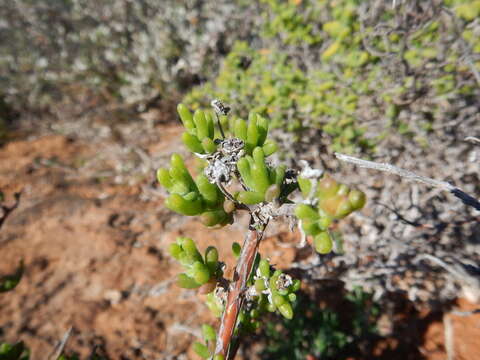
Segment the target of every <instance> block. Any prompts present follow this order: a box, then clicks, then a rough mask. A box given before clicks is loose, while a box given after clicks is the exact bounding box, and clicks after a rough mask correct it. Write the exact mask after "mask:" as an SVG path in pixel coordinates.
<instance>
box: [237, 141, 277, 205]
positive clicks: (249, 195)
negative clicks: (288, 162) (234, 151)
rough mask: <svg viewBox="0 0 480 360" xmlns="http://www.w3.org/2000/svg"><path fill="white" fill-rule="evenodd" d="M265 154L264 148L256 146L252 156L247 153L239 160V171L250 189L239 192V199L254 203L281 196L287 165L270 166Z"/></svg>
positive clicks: (249, 203) (248, 203)
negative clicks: (266, 161)
mask: <svg viewBox="0 0 480 360" xmlns="http://www.w3.org/2000/svg"><path fill="white" fill-rule="evenodd" d="M265 156H266V154H265V152H264V150H263V148H261V147H256V148H255V149H254V150H253V153H252V156H250V155H247V156H244V157H242V158H241V159H240V160H238V162H237V168H238V171H239V173H240V176H241V178H242V181H243V183H244V184H245V185H246V186H247V187H248V189H249V190H248V191H240V192H239V193H237V195H236V197H237V200H238V201H240V202H242V203H244V204H247V205H253V204H258V203H260V202H262V201H272V200H274V199H276V198H278V197H279V196H280V193H281V186H282V183H283V180H284V178H285V170H286V167H285V166H283V165H281V166H278V167H277V168H275V169H272V168H270V167H269V166H268V165H267V164H266V163H265Z"/></svg>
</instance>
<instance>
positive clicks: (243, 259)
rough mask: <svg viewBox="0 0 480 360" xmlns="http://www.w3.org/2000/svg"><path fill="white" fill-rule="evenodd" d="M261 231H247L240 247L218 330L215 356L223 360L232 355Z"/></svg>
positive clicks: (261, 235)
mask: <svg viewBox="0 0 480 360" xmlns="http://www.w3.org/2000/svg"><path fill="white" fill-rule="evenodd" d="M262 237H263V231H258V230H255V229H249V231H248V234H247V236H246V238H245V241H244V243H243V246H242V252H241V253H240V258H239V260H238V263H237V266H236V267H235V273H234V275H233V282H232V284H231V285H230V290H229V292H228V296H227V302H226V304H225V310H224V311H223V315H222V321H221V324H220V329H219V330H218V335H217V343H216V348H215V354H216V355H217V354H220V355H223V356H224V357H225V359H231V358H232V356H234V354H229V351H230V345H231V343H232V338H233V331H234V330H235V325H236V323H237V318H238V315H239V314H240V310H241V309H242V305H243V301H244V299H245V291H246V290H247V281H248V278H249V276H250V272H251V271H252V266H253V262H254V261H255V256H256V255H257V251H258V245H259V243H260V240H262Z"/></svg>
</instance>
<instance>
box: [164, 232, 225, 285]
mask: <svg viewBox="0 0 480 360" xmlns="http://www.w3.org/2000/svg"><path fill="white" fill-rule="evenodd" d="M169 252H170V255H171V256H173V257H174V258H175V259H176V260H178V261H179V262H180V264H182V266H183V267H185V269H186V272H185V273H182V274H179V275H178V280H177V284H178V285H179V286H180V287H182V288H186V289H196V288H199V287H201V286H202V285H203V286H204V288H203V291H204V292H205V293H209V292H211V291H213V289H214V288H215V285H216V281H217V279H219V278H220V277H222V275H223V271H222V269H221V266H220V263H219V262H218V250H217V249H216V248H215V247H213V246H209V247H208V248H207V249H206V250H205V255H204V256H203V257H202V255H201V254H200V252H199V251H198V249H197V246H196V245H195V242H194V241H193V240H192V239H190V238H188V237H178V238H177V241H176V242H175V243H172V244H170V248H169Z"/></svg>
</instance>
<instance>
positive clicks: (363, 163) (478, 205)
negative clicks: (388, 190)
mask: <svg viewBox="0 0 480 360" xmlns="http://www.w3.org/2000/svg"><path fill="white" fill-rule="evenodd" d="M335 156H336V157H337V159H339V160H341V161H345V162H348V163H351V164H355V165H357V166H360V167H363V168H367V169H374V170H379V171H384V172H387V173H391V174H395V175H398V176H400V177H402V178H405V179H407V180H410V181H416V182H420V183H424V184H426V185H430V186H432V187H435V188H439V189H441V190H444V191H448V192H449V193H451V194H453V195H454V196H455V197H457V198H458V199H460V200H461V201H462V202H463V203H464V204H465V205H467V206H471V207H473V208H474V209H476V210H478V211H480V202H479V201H478V200H477V199H475V198H474V197H472V196H470V195H468V194H467V193H465V192H464V191H463V190H461V189H459V188H457V187H455V186H453V185H452V184H450V183H448V182H446V181H441V180H435V179H431V178H428V177H425V176H422V175H418V174H415V173H414V172H412V171H409V170H405V169H402V168H399V167H397V166H395V165H391V164H388V163H376V162H374V161H368V160H363V159H359V158H356V157H353V156H349V155H345V154H340V153H335Z"/></svg>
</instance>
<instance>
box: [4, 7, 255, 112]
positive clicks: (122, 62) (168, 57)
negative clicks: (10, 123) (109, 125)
mask: <svg viewBox="0 0 480 360" xmlns="http://www.w3.org/2000/svg"><path fill="white" fill-rule="evenodd" d="M246 6H250V5H248V2H242V1H229V0H219V1H202V0H183V1H178V0H162V1H158V0H105V1H94V0H49V1H32V0H15V1H2V2H1V3H0V74H2V76H1V77H0V86H1V89H2V90H1V91H0V96H4V97H5V98H6V100H7V102H9V103H12V104H17V105H19V104H20V105H21V106H22V107H24V106H25V105H33V106H42V105H50V104H51V103H52V102H54V101H58V100H60V99H61V95H62V94H65V89H66V88H67V87H68V86H69V85H71V84H75V85H76V86H78V85H80V86H86V87H87V88H89V89H94V90H96V91H102V93H103V94H105V93H108V94H109V95H110V96H112V95H113V96H114V97H117V98H119V99H120V100H121V101H122V102H124V103H139V104H141V103H142V102H143V101H147V100H148V99H151V98H152V97H154V96H156V95H158V94H159V93H162V92H164V91H165V90H169V91H171V90H172V89H176V88H181V87H182V86H185V85H189V84H191V83H192V82H193V81H196V80H198V79H202V77H204V76H205V74H212V75H213V74H215V72H216V70H217V67H218V64H219V62H220V60H221V57H222V55H224V54H225V53H227V52H228V49H229V47H230V45H231V44H232V43H233V42H234V41H235V40H237V39H240V38H245V37H248V36H250V34H251V32H252V26H251V24H249V20H248V17H247V18H245V17H244V16H239V14H242V13H243V14H245V11H244V9H245V7H246Z"/></svg>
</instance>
